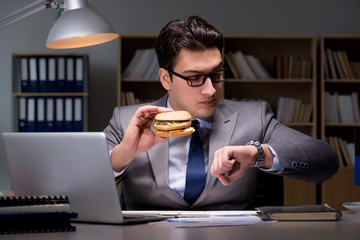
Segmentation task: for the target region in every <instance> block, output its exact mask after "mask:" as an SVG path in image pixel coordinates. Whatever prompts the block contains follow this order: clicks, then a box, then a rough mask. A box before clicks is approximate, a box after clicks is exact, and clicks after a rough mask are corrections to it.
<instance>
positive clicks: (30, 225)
mask: <svg viewBox="0 0 360 240" xmlns="http://www.w3.org/2000/svg"><path fill="white" fill-rule="evenodd" d="M76 217H77V213H74V212H70V203H69V199H68V197H67V196H44V195H43V196H7V197H0V234H17V233H39V232H40V233H41V232H70V231H75V230H76V227H75V226H72V225H71V223H70V220H71V219H73V218H76Z"/></svg>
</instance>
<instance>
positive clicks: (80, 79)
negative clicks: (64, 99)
mask: <svg viewBox="0 0 360 240" xmlns="http://www.w3.org/2000/svg"><path fill="white" fill-rule="evenodd" d="M84 72H85V71H84V58H83V57H76V58H75V82H76V84H75V92H83V91H84Z"/></svg>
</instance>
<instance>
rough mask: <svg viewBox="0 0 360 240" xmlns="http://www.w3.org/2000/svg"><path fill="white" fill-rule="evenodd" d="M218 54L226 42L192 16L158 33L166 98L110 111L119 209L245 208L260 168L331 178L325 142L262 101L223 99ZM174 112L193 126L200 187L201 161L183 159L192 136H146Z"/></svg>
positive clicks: (331, 158)
mask: <svg viewBox="0 0 360 240" xmlns="http://www.w3.org/2000/svg"><path fill="white" fill-rule="evenodd" d="M222 48H223V35H222V34H221V33H220V32H219V31H218V30H217V29H216V28H214V27H213V26H212V25H210V24H209V23H208V22H206V21H205V20H203V19H201V18H199V17H197V16H189V17H185V18H182V19H177V20H174V21H171V22H170V23H168V24H167V25H166V26H165V27H164V28H163V29H162V30H161V32H160V34H159V36H158V39H157V41H156V46H155V49H156V52H157V56H158V61H159V66H160V70H159V75H160V82H161V84H162V86H163V87H164V88H165V89H166V90H167V94H166V95H165V96H164V97H162V98H161V99H159V100H157V101H155V102H152V103H150V104H142V105H133V106H125V107H116V108H115V110H114V113H113V117H112V119H111V120H110V123H109V125H108V126H107V127H106V128H105V130H104V132H105V134H106V136H107V141H108V146H109V150H110V154H111V162H112V166H113V169H114V172H115V175H116V178H117V179H118V181H121V182H122V194H121V195H122V204H123V206H125V207H126V209H175V210H196V209H203V210H236V209H237V210H239V209H248V208H250V207H251V203H252V198H253V195H254V193H255V190H256V184H257V171H258V170H259V169H260V170H261V171H266V172H269V173H270V174H276V175H281V176H286V177H290V178H294V179H302V180H304V181H313V182H322V181H324V180H326V179H328V178H329V177H331V176H332V175H333V174H334V173H335V172H336V171H337V169H338V163H337V162H338V159H337V155H336V153H335V152H334V151H333V150H332V149H331V148H330V147H329V145H328V144H327V143H325V142H323V141H321V140H318V139H313V138H311V137H309V136H307V135H305V134H302V133H300V132H298V131H295V130H293V129H291V128H289V127H287V126H284V125H282V124H281V123H279V122H278V121H277V120H276V119H275V118H274V115H273V112H272V111H271V109H270V106H269V105H268V104H267V103H266V102H261V101H260V102H236V101H230V100H225V99H221V97H220V96H221V92H222V87H223V81H224V80H225V74H224V72H225V67H224V64H223V61H222ZM261 91H266V89H259V95H261ZM172 110H186V111H188V112H190V114H191V115H192V117H193V118H194V119H196V120H197V122H198V123H199V127H198V128H197V129H196V131H195V133H196V134H197V136H198V139H200V142H201V146H202V148H201V147H198V148H199V149H201V153H202V154H201V158H200V157H196V158H197V159H201V160H196V161H198V162H200V163H201V164H200V165H196V166H201V167H197V168H198V170H199V169H200V171H198V172H197V173H196V174H193V175H192V177H194V176H195V178H198V180H189V179H190V177H189V176H188V171H190V170H191V169H192V168H194V167H190V162H192V161H195V160H193V158H195V157H194V156H195V155H196V156H198V155H197V154H192V153H191V154H189V153H188V152H189V151H190V149H192V146H191V145H192V144H193V140H192V138H194V136H192V135H194V134H195V133H194V134H192V135H189V136H185V137H177V138H161V137H158V136H157V135H155V134H154V132H153V130H152V128H151V125H152V123H153V121H154V116H155V114H157V113H160V112H168V111H172ZM194 141H195V140H194ZM189 175H190V173H189ZM202 178H203V179H204V180H201V179H202ZM191 179H193V178H191ZM192 181H193V182H192ZM195 182H196V183H197V184H195ZM198 182H199V184H198ZM200 182H202V183H201V184H200ZM199 185H200V186H199ZM194 188H196V190H194ZM189 192H191V193H189ZM194 192H195V193H194ZM189 194H190V195H191V196H192V197H191V198H188V197H187V196H189Z"/></svg>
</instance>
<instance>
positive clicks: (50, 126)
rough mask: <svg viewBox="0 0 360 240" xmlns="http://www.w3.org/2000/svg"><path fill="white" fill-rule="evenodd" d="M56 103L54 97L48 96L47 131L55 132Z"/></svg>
mask: <svg viewBox="0 0 360 240" xmlns="http://www.w3.org/2000/svg"><path fill="white" fill-rule="evenodd" d="M54 109H55V103H54V98H50V97H49V98H46V119H45V125H46V131H47V132H54V131H55V122H54V117H55V111H54Z"/></svg>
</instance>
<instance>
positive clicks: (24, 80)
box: [19, 56, 30, 92]
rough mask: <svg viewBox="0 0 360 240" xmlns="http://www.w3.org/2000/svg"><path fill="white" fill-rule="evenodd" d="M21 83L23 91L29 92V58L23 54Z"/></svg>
mask: <svg viewBox="0 0 360 240" xmlns="http://www.w3.org/2000/svg"><path fill="white" fill-rule="evenodd" d="M19 76H20V84H21V87H20V89H21V92H29V91H30V86H29V61H28V58H27V57H25V56H23V57H20V73H19Z"/></svg>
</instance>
